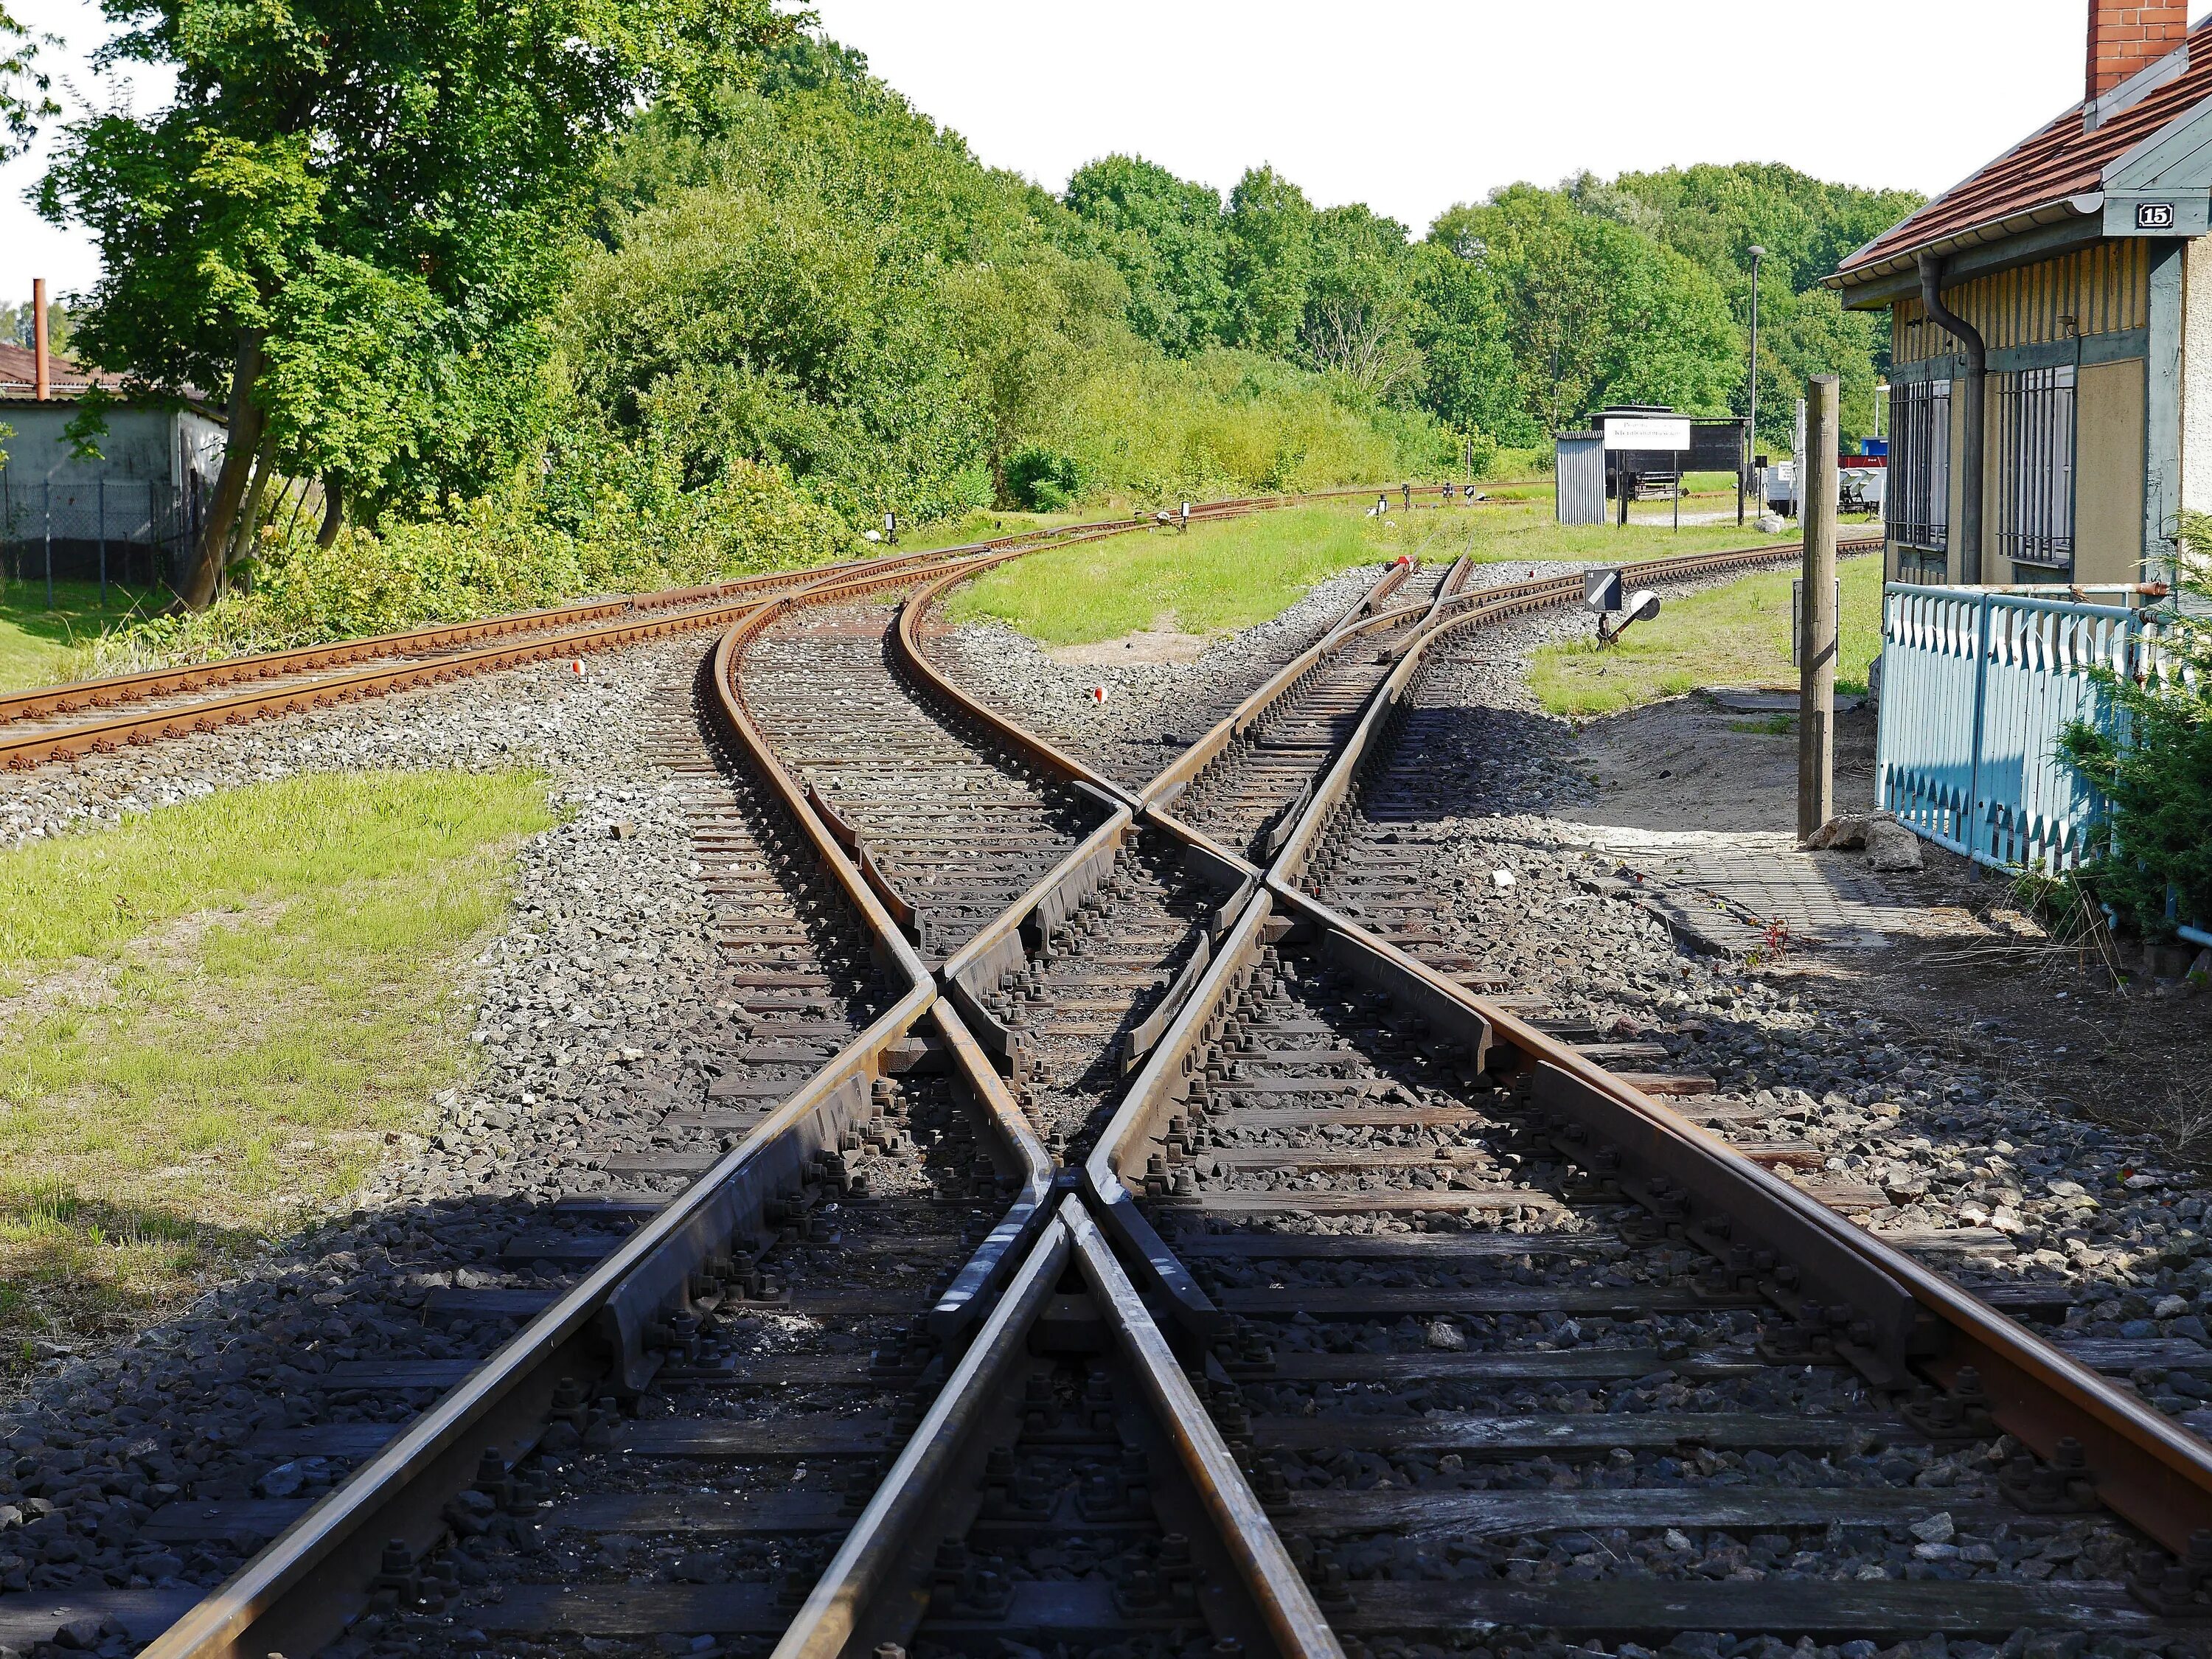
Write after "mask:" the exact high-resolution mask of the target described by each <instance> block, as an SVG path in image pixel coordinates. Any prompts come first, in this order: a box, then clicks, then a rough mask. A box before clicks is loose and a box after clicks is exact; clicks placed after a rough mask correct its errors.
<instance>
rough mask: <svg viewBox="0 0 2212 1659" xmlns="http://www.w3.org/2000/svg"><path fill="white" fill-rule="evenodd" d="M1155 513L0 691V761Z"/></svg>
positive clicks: (1249, 509)
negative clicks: (864, 572) (860, 573)
mask: <svg viewBox="0 0 2212 1659" xmlns="http://www.w3.org/2000/svg"><path fill="white" fill-rule="evenodd" d="M1360 493H1364V492H1358V491H1352V492H1346V491H1342V490H1336V491H1322V492H1319V493H1317V494H1316V495H1303V496H1295V497H1293V496H1257V497H1250V498H1244V499H1239V500H1234V501H1211V502H1208V503H1206V505H1205V506H1204V507H1200V508H1198V509H1196V510H1195V511H1194V513H1193V517H1194V518H1196V519H1200V520H1210V519H1218V518H1234V517H1239V516H1242V515H1243V514H1246V513H1259V512H1267V511H1272V510H1273V509H1276V508H1279V507H1285V506H1289V505H1292V504H1294V503H1295V502H1297V501H1322V500H1328V499H1330V498H1332V497H1333V496H1336V495H1345V494H1360ZM1150 522H1151V520H1148V519H1146V518H1144V517H1142V515H1139V517H1138V518H1137V519H1136V520H1100V521H1094V522H1091V523H1085V524H1076V525H1068V526H1061V527H1060V528H1057V529H1054V530H1048V531H1038V532H1022V533H1019V534H1017V535H1012V536H1003V537H998V538H992V539H988V540H985V541H980V542H975V543H970V544H966V545H964V546H961V547H956V548H949V549H943V550H935V551H926V552H919V553H892V554H886V555H883V556H878V557H876V558H872V559H866V560H856V561H851V562H847V563H843V564H837V565H828V566H817V567H814V568H808V569H799V570H786V571H774V572H770V573H769V574H765V575H761V576H751V577H745V578H743V579H739V580H731V581H723V582H715V583H711V584H708V585H707V586H699V587H686V588H670V589H664V590H660V591H658V592H650V593H635V594H621V595H616V596H613V597H611V598H607V599H589V600H583V601H580V602H578V603H576V604H574V605H561V606H556V607H554V608H551V609H549V610H540V611H522V612H517V613H513V614H511V615H507V616H501V617H488V618H485V619H483V620H482V621H478V622H472V623H449V624H441V625H438V626H434V627H427V628H418V629H408V630H406V631H404V632H401V633H398V634H386V635H374V636H372V637H369V638H366V639H359V640H343V641H333V642H331V643H328V644H323V645H313V646H302V647H296V648H295V649H291V650H285V651H273V652H260V653H252V654H250V655H246V656H241V657H234V658H229V659H224V660H222V661H219V662H210V663H195V664H187V665H179V666H177V667H174V668H162V669H149V670H146V671H142V672H138V673H132V674H122V675H114V676H111V677H108V678H102V679H94V680H79V681H73V682H70V683H69V684H63V685H52V686H44V687H40V688H37V689H34V690H27V691H19V692H11V693H7V694H3V695H0V765H4V766H6V767H7V768H8V769H10V770H14V771H21V770H23V769H27V768H30V767H33V766H39V765H43V764H46V763H49V762H52V761H56V760H64V759H67V758H69V757H72V756H77V755H87V754H109V753H112V752H113V751H114V750H117V749H118V748H120V747H123V746H125V745H136V744H147V743H152V742H158V741H160V740H162V739H164V738H179V737H185V736H188V735H190V734H191V733H194V732H210V731H214V730H216V729H217V728H218V727H221V726H236V725H240V724H242V723H244V722H246V721H249V720H259V719H264V718H267V717H270V716H273V715H279V714H295V713H298V712H301V710H305V709H310V708H327V707H330V706H332V705H334V704H337V703H344V702H358V701H359V700H361V699H362V698H364V697H373V696H390V695H392V694H394V693H398V692H402V691H409V690H417V689H419V688H421V687H422V686H426V685H433V684H444V683H447V682H448V681H451V680H453V679H457V678H465V677H466V676H469V675H471V674H481V673H489V672H491V671H495V670H498V669H501V668H512V667H515V666H517V665H520V664H523V663H529V662H542V661H544V660H547V659H552V658H558V657H562V656H581V655H584V654H586V653H592V652H596V651H604V650H611V649H614V648H616V647H621V646H625V645H635V644H636V643H638V642H640V641H645V640H649V639H655V638H660V637H665V636H666V635H671V634H677V633H684V632H689V631H691V630H694V629H707V628H719V627H726V626H728V625H729V624H730V623H732V622H734V621H736V620H737V619H738V618H739V617H743V616H744V615H746V614H747V613H749V612H750V611H751V610H753V609H754V608H756V607H757V606H758V605H761V604H762V603H763V602H764V601H765V600H766V599H769V598H770V597H772V596H774V595H776V594H779V593H785V592H793V591H795V590H796V589H798V588H800V587H803V586H806V585H807V584H808V583H810V582H813V581H817V580H824V579H828V578H834V577H836V576H837V575H840V574H844V573H848V572H851V571H857V570H860V569H863V568H865V569H867V570H870V571H872V572H875V573H878V574H886V573H891V572H896V571H899V570H902V569H912V568H921V567H924V566H927V565H933V564H937V563H941V562H943V561H944V560H945V559H946V558H947V557H957V556H963V555H967V556H975V557H977V558H988V557H990V556H999V555H1003V554H1004V553H1005V551H1006V550H1008V549H1024V550H1028V549H1034V548H1036V547H1041V546H1045V545H1049V544H1056V543H1057V544H1065V543H1067V542H1082V541H1087V540H1091V539H1095V538H1099V537H1103V536H1112V535H1120V534H1124V533H1127V532H1129V531H1130V530H1132V529H1141V528H1144V527H1146V526H1147V525H1148V524H1150Z"/></svg>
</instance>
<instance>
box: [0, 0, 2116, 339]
mask: <svg viewBox="0 0 2212 1659" xmlns="http://www.w3.org/2000/svg"><path fill="white" fill-rule="evenodd" d="M815 3H816V7H817V10H818V11H819V12H820V14H821V17H822V21H823V24H824V26H825V27H827V28H828V29H829V32H830V33H832V34H834V35H836V37H838V38H839V39H841V40H844V41H846V42H847V43H848V44H849V45H852V46H857V47H858V48H860V50H861V51H863V52H866V53H867V55H868V58H869V60H870V63H871V64H872V67H873V68H874V70H876V72H877V73H878V74H879V75H881V76H883V77H884V79H886V80H887V81H889V82H890V83H891V84H892V85H893V86H895V87H897V88H899V89H900V90H902V92H904V93H905V94H907V95H908V97H909V98H911V99H912V100H914V101H915V104H916V106H919V107H920V108H921V109H922V110H924V111H926V112H928V113H929V114H931V115H933V116H934V117H936V118H938V119H939V121H942V122H944V123H945V125H949V126H951V127H953V128H955V129H956V130H957V131H961V132H963V133H964V134H966V135H967V137H968V138H969V141H970V143H972V144H973V145H974V147H975V151H976V153H977V154H978V155H980V156H981V157H982V159H983V160H985V161H988V162H990V163H992V164H994V165H995V166H1000V167H1012V168H1014V169H1016V170H1017V171H1018V172H1021V173H1025V174H1027V175H1029V176H1030V178H1033V179H1037V180H1038V181H1040V182H1041V183H1042V184H1045V185H1049V186H1051V187H1053V188H1054V189H1058V188H1060V186H1061V185H1063V184H1064V183H1065V182H1066V178H1067V175H1068V173H1070V172H1071V171H1072V170H1073V169H1074V168H1075V167H1079V166H1081V165H1082V164H1083V163H1084V162H1085V161H1090V160H1091V159H1093V158H1094V157H1096V156H1098V155H1104V154H1106V153H1107V152H1109V151H1110V150H1127V151H1134V152H1137V153H1139V154H1141V155H1146V156H1147V157H1149V158H1150V159H1152V161H1158V162H1159V163H1160V164H1162V165H1163V166H1165V167H1170V168H1172V169H1173V170H1174V171H1175V172H1176V173H1180V174H1182V175H1183V176H1184V177H1186V178H1195V179H1203V180H1205V181H1206V183H1208V184H1211V185H1217V186H1219V187H1221V188H1223V189H1226V188H1227V187H1228V186H1230V185H1232V184H1234V183H1235V182H1236V180H1237V175H1238V174H1240V173H1242V172H1243V170H1244V168H1245V167H1248V166H1250V165H1253V164H1255V163H1260V162H1271V163H1273V165H1274V166H1275V167H1277V168H1279V169H1280V170H1281V171H1282V172H1284V173H1287V174H1288V175H1289V176H1290V177H1291V178H1292V179H1295V180H1297V183H1298V184H1300V185H1303V186H1304V189H1305V191H1306V192H1307V194H1308V195H1310V197H1313V198H1314V199H1315V200H1316V202H1317V203H1319V204H1322V205H1329V204H1335V203H1340V202H1346V201H1364V202H1366V203H1367V204H1370V206H1372V207H1374V208H1376V210H1379V211H1382V212H1384V213H1387V214H1389V215H1391V216H1393V217H1395V218H1397V219H1400V220H1402V221H1404V222H1406V223H1407V224H1408V225H1410V226H1411V227H1412V228H1413V229H1414V231H1415V232H1416V233H1417V234H1418V233H1419V232H1421V231H1423V230H1425V229H1426V228H1427V227H1428V223H1429V222H1430V221H1431V219H1433V218H1434V217H1435V216H1437V214H1438V213H1440V212H1442V211H1443V210H1444V209H1446V208H1448V207H1449V206H1451V205H1452V204H1454V203H1455V202H1460V201H1469V200H1474V199H1479V198H1480V197H1481V196H1482V195H1484V194H1485V193H1486V191H1489V190H1491V189H1492V187H1494V186H1496V185H1502V184H1508V183H1510V182H1511V181H1513V180H1514V179H1532V180H1534V181H1535V182H1537V183H1540V184H1553V183H1556V182H1557V181H1558V180H1559V179H1560V178H1562V177H1564V176H1565V175H1566V174H1568V173H1572V172H1575V171H1577V169H1580V168H1583V167H1588V168H1590V169H1592V170H1594V171H1595V172H1598V173H1607V174H1610V173H1619V172H1621V171H1624V170H1628V169H1639V168H1648V167H1663V166H1665V165H1667V164H1668V163H1670V162H1674V163H1688V162H1692V161H1786V162H1788V163H1790V165H1791V166H1793V167H1800V168H1802V169H1803V170H1804V171H1806V172H1808V173H1814V174H1816V175H1818V176H1820V177H1821V178H1824V179H1836V180H1839V181H1842V182H1846V183H1851V184H1863V185H1906V186H1910V187H1912V188H1915V189H1917V190H1921V191H1927V192H1929V193H1931V194H1932V193H1934V192H1935V191H1939V190H1941V189H1942V188H1943V187H1944V186H1946V185H1949V184H1951V183H1953V182H1954V180H1956V179H1959V178H1960V177H1962V176H1963V175H1965V174H1966V173H1970V172H1972V170H1973V169H1974V168H1975V167H1978V166H1980V165H1981V163H1982V162H1984V161H1987V160H1989V159H1990V157H1991V156H1992V155H1996V154H1997V153H1998V152H1999V151H2001V150H2002V149H2005V148H2006V147H2007V146H2008V145H2009V144H2011V143H2013V142H2014V141H2015V139H2018V138H2020V137H2023V136H2025V135H2026V134H2027V132H2029V131H2032V130H2033V129H2034V128H2035V127H2036V126H2038V125H2040V124H2041V123H2043V122H2044V121H2046V120H2048V119H2049V118H2051V116H2052V115H2054V114H2055V113H2057V112H2058V111H2059V110H2060V109H2062V108H2063V107H2064V106H2067V105H2068V104H2069V103H2070V102H2072V101H2074V100H2077V99H2078V98H2079V97H2080V96H2081V60H2082V49H2083V34H2084V30H2085V27H2086V16H2087V0H1854V3H1853V4H1851V5H1850V6H1848V7H1844V6H1814V5H1803V6H1778V5H1776V4H1774V3H1773V0H1656V3H1655V0H1580V3H1553V4H1546V5H1535V6H1530V5H1528V4H1525V3H1522V0H1510V3H1509V0H1376V3H1372V4H1371V6H1370V7H1369V8H1364V9H1361V8H1349V9H1348V8H1346V7H1345V6H1344V5H1342V4H1341V3H1340V0H1338V3H1329V4H1322V3H1318V0H1175V3H1169V0H1115V3H1113V4H1097V3H1090V4H1071V3H1068V0H1044V3H1040V0H927V3H923V0H815ZM17 15H18V16H20V17H21V18H22V19H23V21H25V22H26V23H27V24H29V25H30V26H32V27H36V28H42V29H46V30H51V31H52V32H54V33H58V34H61V35H62V36H64V38H65V40H67V41H68V43H69V47H70V50H69V51H66V52H61V53H58V54H54V55H53V56H52V67H53V69H54V70H56V71H57V88H58V93H59V95H60V97H61V99H62V101H63V103H64V105H65V106H67V107H68V108H69V110H70V112H82V110H84V109H85V108H86V107H88V104H91V103H105V102H108V101H112V100H113V98H114V97H115V95H116V92H115V89H114V88H112V86H108V85H106V84H104V83H102V82H100V81H98V80H96V79H95V78H94V77H93V76H91V75H90V74H89V73H88V71H87V70H86V69H85V68H84V66H83V62H82V53H83V52H85V51H87V50H88V49H89V48H90V46H93V45H94V44H95V43H96V42H97V41H98V40H100V39H102V38H104V30H103V26H102V24H101V22H100V15H99V12H98V9H97V6H96V5H95V4H94V3H92V0H27V3H26V4H23V5H21V7H19V8H18V9H17ZM1347 19H1350V20H1352V21H1347ZM1916 64H1927V65H1929V66H1931V68H1930V70H1929V76H1928V78H1927V80H1926V81H1925V82H1923V81H1921V80H1920V79H1919V78H1918V77H1917V76H1915V75H1914V74H1913V72H1912V69H1911V66H1912V65H1916ZM1936 65H1943V66H1947V70H1948V72H1942V71H1938V70H1935V69H1934V68H1933V66H1936ZM1939 73H1941V75H1942V85H1943V88H1944V89H1943V90H1942V92H1941V93H1940V94H1939V93H1938V92H1937V91H1936V79H1937V76H1938V74H1939ZM165 90H166V88H164V87H162V86H161V84H160V83H158V82H155V83H151V84H142V85H141V86H140V87H139V88H137V94H136V95H137V101H138V103H139V105H140V106H142V107H143V106H146V105H148V104H151V103H154V102H157V101H158V100H159V99H160V98H161V96H162V95H163V94H164V92H165ZM43 170H44V162H43V157H42V155H40V154H38V153H33V155H30V156H27V157H25V158H24V159H22V160H19V161H15V162H13V163H10V164H9V166H7V167H4V168H0V297H15V296H17V295H21V296H23V297H27V296H28V295H29V292H30V279H31V278H32V277H33V276H40V275H43V276H46V277H47V278H49V279H50V281H51V283H52V285H53V287H54V288H55V289H56V290H57V291H61V290H66V289H77V288H82V287H83V286H85V285H86V284H88V283H90V282H91V281H92V280H93V278H94V276H96V275H97V274H98V270H99V263H98V256H97V254H96V252H94V249H93V247H92V246H91V245H90V243H89V242H88V240H87V238H86V237H85V235H84V234H83V233H82V231H79V230H75V229H70V230H56V229H53V228H51V227H49V226H47V225H46V224H45V223H44V222H42V221H40V219H39V218H38V216H36V215H35V214H34V213H33V212H32V210H30V209H29V208H28V207H27V205H25V204H24V202H23V199H22V192H23V191H24V189H25V188H26V187H27V186H28V185H31V184H32V183H33V182H34V181H35V180H36V179H38V177H39V176H40V173H41V172H42V171H43Z"/></svg>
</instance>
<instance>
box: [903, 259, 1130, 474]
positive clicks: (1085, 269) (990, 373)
mask: <svg viewBox="0 0 2212 1659" xmlns="http://www.w3.org/2000/svg"><path fill="white" fill-rule="evenodd" d="M945 295H946V299H947V301H948V303H949V309H950V314H951V319H952V325H953V327H954V329H955V330H956V331H957V337H958V339H959V342H960V348H961V352H962V356H963V357H964V358H965V360H966V362H967V365H968V374H969V385H970V386H971V387H972V388H973V392H974V395H975V401H976V403H977V404H979V405H980V406H981V409H982V410H983V411H984V415H985V418H986V420H987V423H988V430H989V440H988V447H987V455H988V459H989V462H990V467H991V479H992V483H993V486H994V490H995V492H996V494H997V496H998V499H999V500H1000V501H1012V499H1013V494H1012V489H1010V488H1009V486H1008V483H1007V477H1006V461H1007V458H1008V457H1009V456H1011V455H1012V453H1014V451H1015V450H1016V449H1018V448H1019V447H1021V445H1022V441H1023V439H1024V436H1025V435H1027V434H1029V433H1031V432H1034V431H1036V430H1037V429H1039V428H1041V427H1042V426H1044V425H1046V424H1047V423H1048V421H1049V419H1050V416H1051V410H1052V409H1053V407H1054V404H1056V403H1057V402H1058V401H1059V400H1060V398H1062V397H1063V396H1064V395H1065V394H1066V392H1068V391H1069V390H1070V389H1071V388H1072V387H1073V386H1074V384H1075V382H1076V380H1077V378H1078V376H1079V374H1081V372H1082V370H1083V369H1084V368H1085V363H1086V360H1087V359H1089V358H1090V357H1091V356H1093V355H1094V354H1097V353H1099V352H1102V351H1106V350H1110V349H1112V347H1113V346H1114V345H1115V337H1114V336H1115V330H1116V329H1117V328H1118V326H1119V321H1120V317H1121V308H1122V307H1123V306H1124V305H1125V304H1126V303H1127V289H1126V288H1125V287H1124V286H1123V285H1122V283H1121V279H1120V277H1119V276H1117V275H1116V273H1115V271H1114V270H1113V269H1112V267H1110V266H1109V265H1106V264H1102V263H1099V262H1097V261H1091V260H1079V259H1071V258H1068V257H1067V256H1066V254H1065V253H1062V252H1060V251H1059V250H1058V249H1057V248H1053V247H1049V246H1040V247H1037V248H1036V249H1033V250H1032V251H1031V252H1030V253H1029V255H1028V256H1027V257H1026V258H1022V259H1019V260H1014V259H1001V260H997V261H994V262H992V263H990V264H974V265H966V266H963V267H960V268H959V269H957V270H951V271H949V272H947V273H946V276H945Z"/></svg>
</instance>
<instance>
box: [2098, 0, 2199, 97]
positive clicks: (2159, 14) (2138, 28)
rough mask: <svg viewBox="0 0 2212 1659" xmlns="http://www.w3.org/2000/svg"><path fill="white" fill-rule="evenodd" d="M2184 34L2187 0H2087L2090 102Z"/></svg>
mask: <svg viewBox="0 0 2212 1659" xmlns="http://www.w3.org/2000/svg"><path fill="white" fill-rule="evenodd" d="M2188 39H2189V0H2155V3H2152V4H2148V5H2136V4H2130V3H2121V0H2089V81H2088V94H2087V100H2086V101H2087V102H2088V103H2090V104H2091V105H2094V104H2095V103H2096V101H2097V100H2099V99H2100V98H2102V97H2103V96H2104V95H2105V94H2106V93H2108V92H2110V91H2111V90H2112V88H2114V87H2117V86H2118V85H2119V84H2120V83H2121V82H2124V81H2126V80H2129V79H2130V78H2131V77H2133V76H2135V75H2136V74H2137V73H2139V72H2140V71H2142V70H2146V69H2148V68H2149V67H2150V66H2151V65H2152V64H2155V63H2156V62H2158V60H2159V59H2160V58H2163V57H2165V56H2166V54H2167V53H2168V52H2172V51H2173V50H2174V49H2175V48H2176V47H2178V46H2181V45H2182V44H2183V43H2184V42H2185V41H2186V40H2188Z"/></svg>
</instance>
